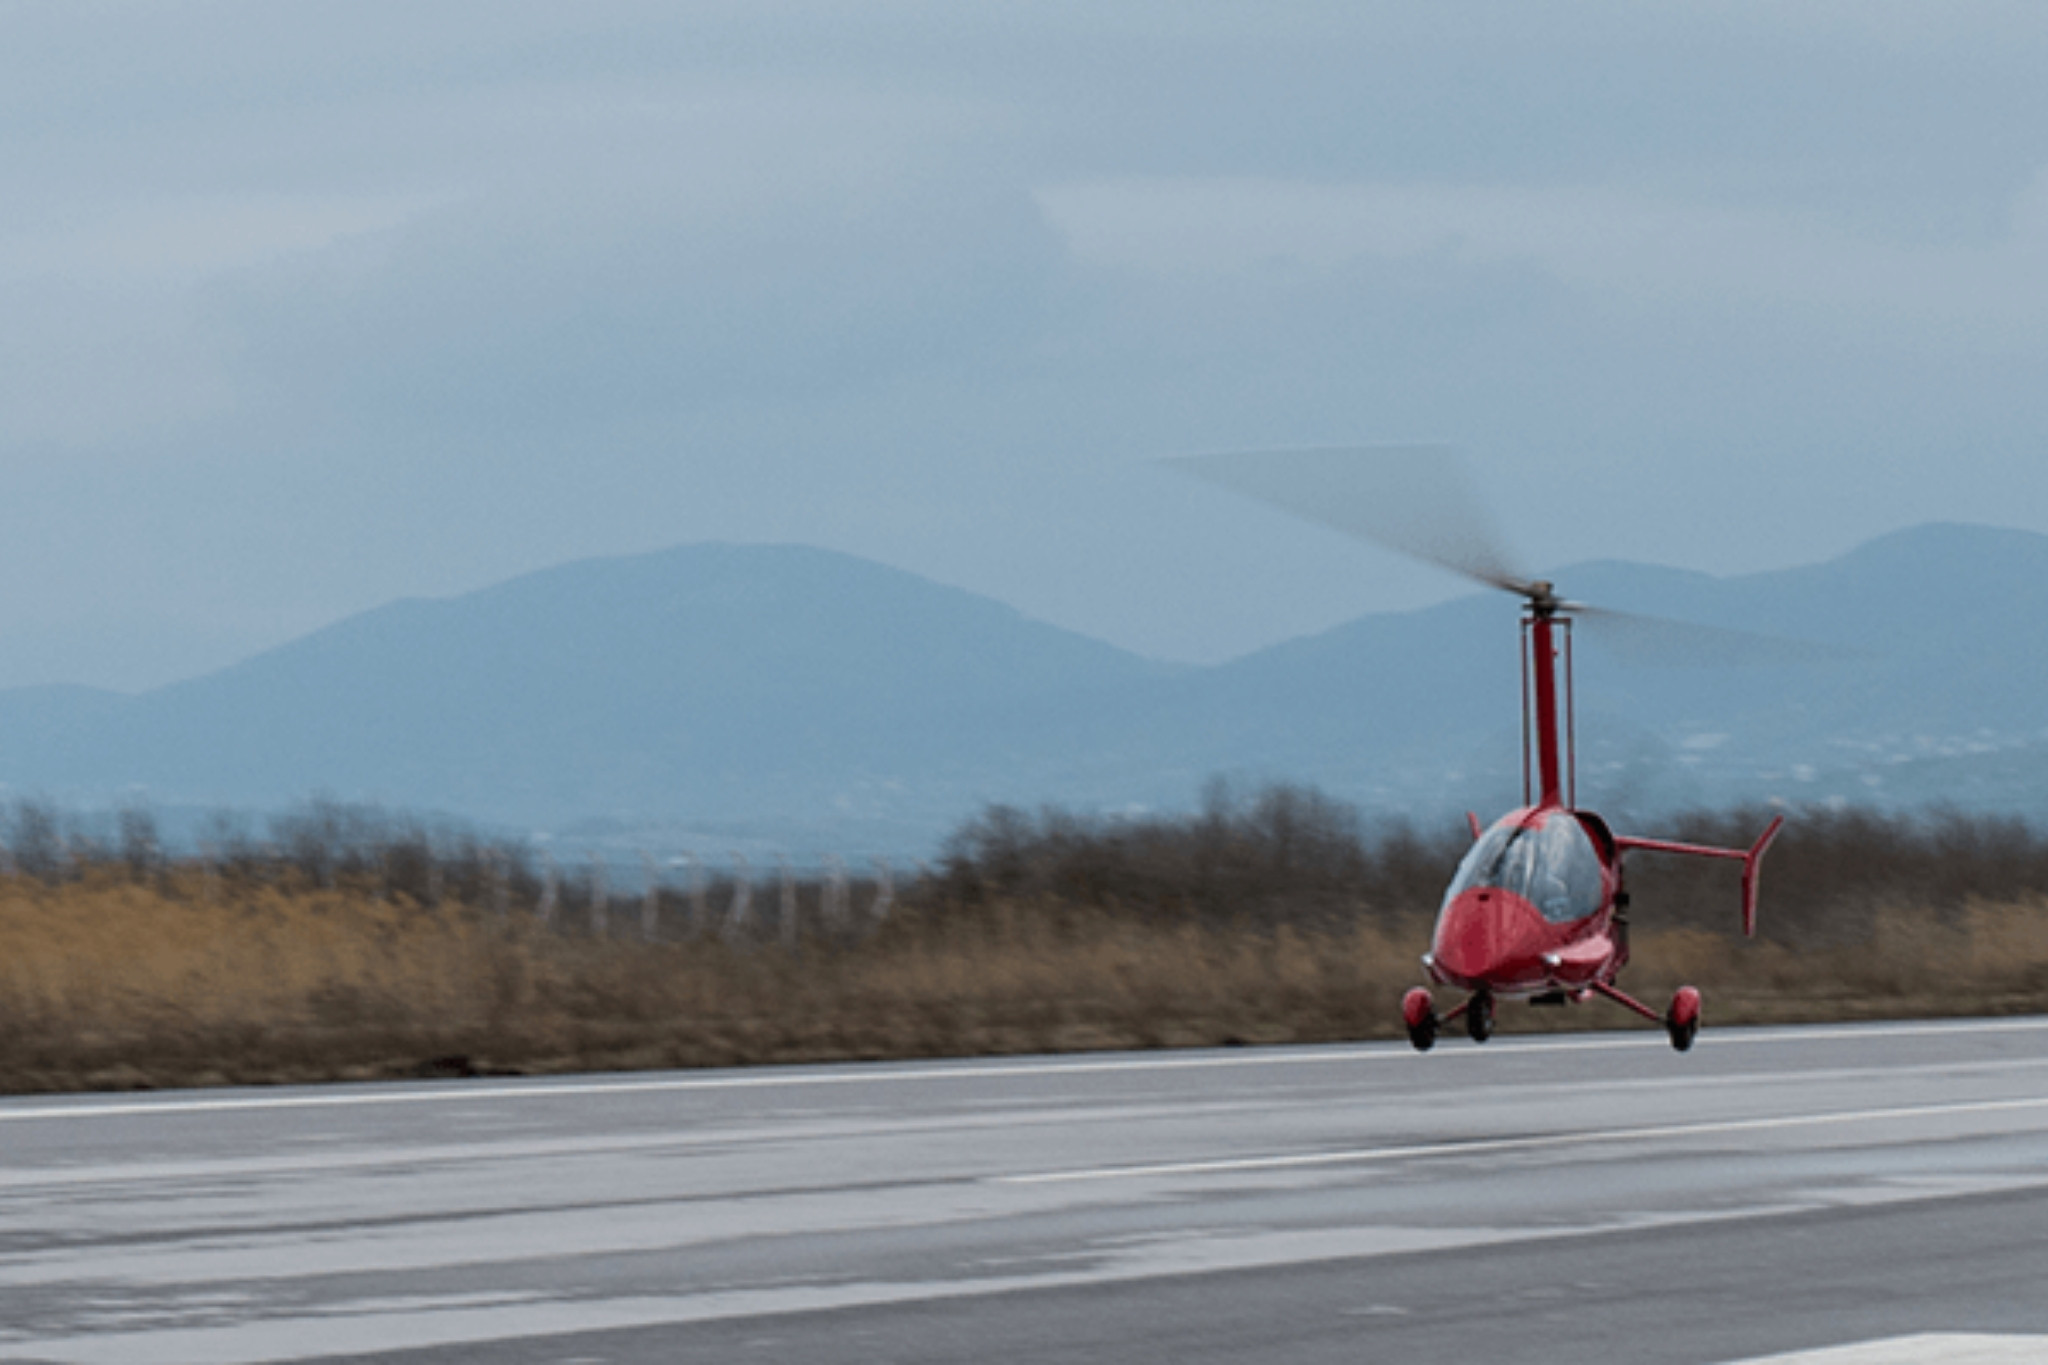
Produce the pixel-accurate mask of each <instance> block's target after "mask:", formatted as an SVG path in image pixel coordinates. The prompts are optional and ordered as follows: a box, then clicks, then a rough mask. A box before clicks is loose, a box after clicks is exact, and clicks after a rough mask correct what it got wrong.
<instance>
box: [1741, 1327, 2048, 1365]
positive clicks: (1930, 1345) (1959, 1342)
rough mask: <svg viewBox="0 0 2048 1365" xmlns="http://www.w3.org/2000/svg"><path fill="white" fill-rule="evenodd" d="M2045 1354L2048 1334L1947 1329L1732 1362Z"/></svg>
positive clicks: (1931, 1364) (1975, 1360) (1915, 1362)
mask: <svg viewBox="0 0 2048 1365" xmlns="http://www.w3.org/2000/svg"><path fill="white" fill-rule="evenodd" d="M2043 1360H2048V1337H2014V1336H1983V1335H1979V1334H1977V1333H1974V1332H1942V1333H1925V1334H1922V1335H1920V1336H1911V1337H1891V1338H1888V1339H1887V1340H1884V1341H1865V1342H1859V1343H1858V1344H1856V1345H1854V1346H1829V1347H1826V1348H1824V1349H1822V1350H1818V1351H1794V1352H1792V1353H1790V1354H1789V1355H1779V1356H1755V1357H1752V1358H1751V1359H1748V1360H1741V1361H1732V1362H1730V1365H2038V1362H2040V1361H2043Z"/></svg>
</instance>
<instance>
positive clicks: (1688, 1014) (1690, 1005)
mask: <svg viewBox="0 0 2048 1365" xmlns="http://www.w3.org/2000/svg"><path fill="white" fill-rule="evenodd" d="M1664 1031H1665V1032H1666V1033H1668V1034H1670V1035H1671V1046H1673V1047H1675V1048H1677V1049H1678V1050H1679V1051H1680V1052H1685V1051H1687V1050H1689V1049H1690V1048H1691V1047H1692V1040H1693V1039H1695V1038H1697V1037H1699V1033H1700V993H1699V992H1698V991H1696V990H1694V989H1693V988H1692V987H1690V986H1680V987H1679V988H1678V992H1677V994H1675V995H1673V996H1672V997H1671V1012H1670V1013H1669V1014H1667V1015H1665V1016H1664Z"/></svg>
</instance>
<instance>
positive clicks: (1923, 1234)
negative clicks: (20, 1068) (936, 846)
mask: <svg viewBox="0 0 2048 1365" xmlns="http://www.w3.org/2000/svg"><path fill="white" fill-rule="evenodd" d="M0 1144H4V1146H0V1151H4V1153H5V1156H4V1160H0V1360H7V1361H63V1362H81V1363H98V1362H109V1363H111V1362H150V1363H151V1365H168V1363H169V1362H179V1361H189V1362H208V1363H209V1365H233V1363H234V1362H252V1361H272V1360H277V1361H286V1360H290V1361H298V1360H343V1359H358V1358H373V1357H374V1358H377V1359H391V1360H403V1361H416V1362H421V1365H425V1363H426V1362H435V1363H437V1365H438V1363H440V1362H455V1361H475V1362H481V1361H491V1362H540V1361H549V1362H572V1361H574V1362H597V1361H607V1362H673V1361H732V1360H747V1359H759V1360H764V1361H770V1360H772V1361H776V1362H824V1361H903V1362H922V1361H930V1362H938V1361H954V1360H962V1359H970V1358H971V1359H983V1360H1005V1361H1011V1360H1014V1361H1054V1360H1058V1361H1062V1362H1071V1361H1118V1362H1144V1361H1158V1362H1169V1361H1170V1362H1174V1363H1175V1365H1190V1363H1191V1362H1209V1361H1216V1362H1221V1361H1243V1360H1260V1361H1283V1362H1295V1361H1303V1362H1307V1361H1338V1360H1342V1361H1361V1360H1397V1359H1399V1360H1410V1359H1416V1360H1421V1359H1459V1358H1482V1357H1484V1358H1494V1359H1504V1360H1550V1359H1559V1358H1563V1357H1565V1356H1566V1355H1570V1356H1572V1357H1575V1358H1578V1359H1583V1360H1592V1361H1608V1360H1613V1361H1623V1360H1626V1361H1647V1362H1665V1361H1669V1362H1700V1361H1734V1360H1753V1359H1762V1358H1770V1357H1774V1356H1790V1357H1791V1358H1793V1359H1798V1360H1800V1361H1802V1362H1806V1361H1811V1362H1816V1365H1874V1362H1878V1361H1886V1360H1925V1359H1934V1358H1941V1359H1954V1360H1983V1361H2018V1360H2040V1359H2048V1292H2044V1290H2043V1286H2044V1285H2048V1019H2017V1020H1994V1021H1958V1022H1934V1023H1914V1024H1891V1025H1873V1026H1860V1027H1830V1028H1810V1029H1769V1030H1764V1029H1758V1030H1740V1029H1723V1030H1714V1029H1711V1028H1710V1029H1709V1030H1708V1031H1707V1032H1706V1033H1704V1034H1703V1035H1702V1036H1701V1039H1700V1043H1699V1045H1698V1047H1697V1048H1695V1050H1694V1051H1693V1052H1692V1053H1690V1054H1688V1055H1684V1056H1681V1055H1678V1054H1676V1053H1673V1052H1672V1051H1671V1049H1670V1048H1669V1046H1668V1045H1667V1044H1666V1043H1665V1042H1664V1040H1663V1036H1662V1034H1661V1033H1656V1032H1650V1031H1645V1032H1640V1033H1623V1034H1597V1035H1580V1036H1571V1037H1564V1036H1550V1037H1541V1038H1536V1037H1525V1038H1517V1037H1513V1036H1502V1037H1497V1038H1496V1039H1494V1040H1493V1041H1492V1042H1490V1043H1488V1044H1486V1045H1485V1046H1484V1047H1479V1046H1476V1045H1474V1044H1471V1043H1469V1042H1467V1041H1465V1040H1463V1039H1462V1038H1457V1039H1446V1040H1445V1041H1444V1042H1443V1043H1442V1044H1440V1045H1439V1046H1438V1048H1437V1050H1436V1051H1435V1052H1432V1053H1430V1054H1427V1055H1418V1054H1415V1053H1413V1052H1412V1051H1410V1050H1409V1049H1408V1048H1407V1047H1406V1046H1405V1045H1367V1046H1348V1047H1326V1048H1293V1049H1270V1050H1267V1049H1243V1050H1230V1051H1219V1052H1196V1053H1165V1052H1162V1053H1144V1054H1115V1055H1098V1056H1080V1057H1061V1058H1020V1059H1014V1060H997V1061H969V1062H933V1063H914V1064H899V1065H887V1066H843V1067H820V1068H805V1069H788V1070H763V1071H744V1072H697V1073H666V1074H660V1075H628V1076H613V1077H582V1078H573V1079H562V1080H533V1081H527V1080H518V1081H496V1080H478V1081H466V1082H446V1083H433V1084H411V1085H402V1086H356V1087H332V1088H326V1089H317V1090H313V1089H308V1090H274V1091H273V1090H260V1091H212V1092H186V1093H180V1094H167V1095H156V1096H144V1097H140V1098H136V1097H127V1096H92V1097H65V1098H60V1099H33V1098H21V1099H13V1100H7V1101H4V1102H0ZM1812 1352H1818V1353H1819V1354H1812V1355H1798V1354H1795V1353H1812Z"/></svg>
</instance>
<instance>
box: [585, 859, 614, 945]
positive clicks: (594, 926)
mask: <svg viewBox="0 0 2048 1365" xmlns="http://www.w3.org/2000/svg"><path fill="white" fill-rule="evenodd" d="M611 910H612V886H611V882H610V881H609V880H608V879H607V878H606V877H605V865H604V854H602V853H599V852H598V851H597V850H596V849H592V850H590V933H591V936H592V937H594V938H603V937H605V936H606V934H607V933H608V932H609V931H610V929H611Z"/></svg>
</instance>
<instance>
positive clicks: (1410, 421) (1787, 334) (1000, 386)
mask: <svg viewBox="0 0 2048 1365" xmlns="http://www.w3.org/2000/svg"><path fill="white" fill-rule="evenodd" d="M9 27H10V33H9V37H10V41H9V42H8V43H7V44H5V45H4V46H0V175H4V176H6V177H7V180H8V183H9V185H10V194H9V196H8V198H7V200H6V202H5V203H4V204H0V471H5V472H6V473H7V475H8V477H9V478H10V479H11V480H12V481H13V483H12V486H13V489H14V497H13V499H12V501H11V502H10V503H6V504H0V572H5V573H8V574H10V575H12V581H15V582H17V583H27V584H32V585H33V590H32V591H29V592H24V593H17V594H16V595H15V599H14V600H13V601H12V602H10V603H0V631H5V632H7V636H8V638H9V640H10V642H11V648H10V650H9V651H8V653H7V657H6V658H5V660H4V661H0V681H27V680H47V679H55V678H80V679H84V680H89V681H105V682H112V683H118V684H124V685H134V684H139V683H143V682H148V681H155V680H161V679H162V678H165V677H168V676H172V675H175V674H177V673H179V672H183V671H190V670H192V669H196V668H199V667H203V666H206V665H208V664H210V663H218V662H224V661H226V659H227V658H228V657H231V656H232V655H233V654H235V653H237V652H239V651H241V650H245V649H249V648H254V647H257V646H259V645H262V644H267V643H272V642H275V641H277V640H279V639H281V638H283V637H284V636H286V635H288V634H290V633H292V632H294V631H296V630H301V629H305V628H308V627H311V626H313V625H317V624H319V623H321V622H322V621H324V620H327V619H330V618H331V617H332V616H334V615H337V614H339V613H342V612H345V611H348V610H354V609H359V608H362V607H367V606H370V605H373V604H375V603H376V602H378V601H381V600H383V599H385V598H387V597H390V596H394V595H398V594H402V593H409V592H410V593H419V592H447V591H454V590H458V589H461V588H465V587H472V586H477V585H480V584H481V583H483V582H486V581H489V580H490V579H492V578H494V577H498V576H502V575H505V574H509V573H512V572H517V571H519V570H521V569H525V568H531V567H535V566H537V565H539V564H542V563H546V562H550V561H552V560H556V559H560V558H565V557H569V556H572V555H579V554H591V553H599V552H603V551H606V550H611V549H618V550H624V549H637V548H648V547H651V546H654V545H659V544H664V543H672V542H675V541H679V540H685V539H693V538H704V537H734V538H777V539H797V540H808V541H813V542H816V543H821V544H826V545H831V546H834V547H836V548H843V549H850V550H854V551H856V552H861V553H868V554H873V555H876V556H878V557H882V558H885V559H888V560H890V561H891V562H894V563H898V564H901V565H904V566H906V567H910V568H914V569H919V570H922V571H924V572H927V573H930V574H932V575H934V576H936V577H939V578H942V579H946V580H948V581H952V582H957V583H962V584H964V585H966V586H970V587H974V588H977V589H980V590H983V591H989V592H993V593H995V594H997V595H999V596H1002V597H1004V598H1006V599H1008V600H1010V601H1013V602H1016V603H1017V604H1019V605H1021V606H1023V607H1024V608H1025V609H1026V610H1029V611H1033V612H1035V613H1038V614H1041V615H1044V616H1047V617H1050V618H1052V619H1055V620H1058V621H1061V622H1063V623H1066V624H1071V625H1074V626H1076V627H1078V628H1081V629H1085V630H1089V631H1091V632H1094V633H1097V634H1100V635H1103V636H1105V637H1108V638H1112V639H1115V640H1118V641H1121V642H1124V643H1127V644H1130V645H1133V646H1135V647H1139V648H1143V649H1146V650H1150V651H1155V652H1162V653H1172V654H1180V655H1185V656H1191V657H1214V656H1216V655H1218V654H1221V653H1226V652H1229V651H1231V650H1234V649H1240V648H1245V647H1249V646H1251V645H1253V644H1256V643H1260V642H1263V641H1266V640H1270V639H1273V638H1276V637H1278V636H1280V635H1284V634H1287V633H1291V632H1294V631H1299V630H1306V629H1312V628H1315V627H1317V626H1319V625H1323V624H1328V623H1330V622H1333V621H1335V620H1337V619H1339V618H1341V617H1342V616H1344V615H1346V614H1348V613H1351V612H1355V611H1358V610H1362V609H1365V608H1367V607H1370V606H1375V605H1395V604H1400V603H1407V602H1414V601H1418V600H1422V599H1424V598H1427V597H1429V596H1431V595H1435V594H1440V593H1445V592H1448V591H1451V590H1453V585H1451V584H1449V583H1444V582H1440V581H1438V580H1434V579H1431V578H1430V577H1429V576H1428V575H1427V574H1426V573H1423V572H1420V571H1411V570H1408V569H1405V568H1403V567H1401V566H1399V565H1396V564H1393V563H1391V562H1390V561H1388V560H1386V559H1385V558H1384V557H1382V556H1378V555H1375V554H1373V553H1372V552H1368V551H1363V550H1358V549H1354V548H1351V547H1347V546H1344V545H1341V544H1339V543H1337V542H1335V541H1333V540H1328V539H1324V538H1319V537H1318V536H1317V535H1315V534H1307V535H1304V534H1301V533H1298V532H1296V531H1293V530H1291V529H1289V528H1286V527H1285V526H1284V525H1283V524H1280V523H1277V522H1275V521H1272V520H1269V519H1265V517H1264V514H1262V513H1256V512H1253V511H1250V510H1247V509H1241V508H1236V507H1233V506H1231V505H1229V504H1227V503H1226V502H1222V501H1219V500H1217V499H1215V498H1213V497H1211V496H1210V495H1208V494H1206V493H1203V492H1200V491H1197V490H1189V489H1183V488H1180V487H1178V486H1177V485H1175V484H1173V483H1172V481H1170V480H1165V479H1163V478H1161V477H1160V476H1158V475H1156V474H1155V473H1154V472H1153V471H1151V470H1149V469H1147V468H1146V467H1145V466H1144V465H1143V460H1144V458H1145V457H1147V456H1153V455H1160V454H1167V453H1173V452H1184V451H1195V450H1210V449H1220V448H1228V447H1235V446H1256V445H1286V444H1295V443H1303V442H1317V441H1334V442H1354V441H1359V440H1371V439H1390V440H1415V439H1448V440H1452V441H1455V442H1459V443H1461V444H1463V445H1465V446H1467V447H1468V448H1469V449H1470V450H1471V451H1472V452H1473V455H1474V459H1475V462H1476V463H1477V465H1478V466H1479V467H1480V469H1481V470H1482V472H1483V473H1484V475H1485V477H1486V478H1487V480H1488V482H1489V483H1490V484H1492V485H1493V491H1495V492H1496V493H1497V494H1498V495H1499V497H1500V499H1501V502H1502V505H1503V508H1504V510H1509V511H1511V512H1512V513H1513V514H1514V515H1513V516H1512V520H1513V522H1514V525H1513V528H1512V530H1513V534H1514V535H1515V536H1516V538H1517V540H1518V541H1519V542H1520V544H1521V548H1522V549H1523V552H1524V555H1525V557H1526V558H1528V559H1529V560H1530V561H1531V562H1534V563H1538V564H1543V563H1555V562H1559V561H1562V560H1567V559H1573V558H1582V557H1587V556H1591V555H1628V556H1636V557H1643V558H1656V559H1664V560H1667V561H1672V562H1677V563H1681V564H1686V565H1690V566H1694V567H1700V568H1706V569H1710V570H1735V569H1746V568H1755V567H1763V566H1767V565H1771V564H1782V563H1787V562H1793V561H1797V560H1800V559H1806V558H1813V557H1818V556H1820V555H1823V554H1827V553H1831V552H1834V551H1836V550H1839V549H1842V548H1845V547H1846V546H1847V545H1848V544H1850V543H1853V542H1854V541H1855V540H1857V539H1860V538H1863V537H1865V536H1868V535H1872V534H1875V533H1878V532H1880V531H1883V530H1886V529H1890V528H1891V527H1894V526H1897V525H1900V524H1903V523H1905V522H1908V521H1914V520H1921V519H1925V518H1929V517H1949V518H1957V519H1977V520H1990V521H2000V522H2005V523H2009V524H2010V523H2019V524H2026V525H2030V526H2034V527H2035V528H2036V529H2042V530H2048V511H2039V512H2037V511H2036V510H2034V509H2038V508H2048V472H2044V471H2048V462H2044V461H2042V460H2040V459H2039V451H2040V449H2041V445H2042V442H2043V439H2044V437H2048V401H2044V399H2043V398H2042V396H2041V390H2040V386H2039V384H2038V379H2037V376H2038V374H2039V372H2040V367H2041V365H2042V363H2043V362H2044V361H2048V329H2044V327H2043V325H2042V324H2041V322H2040V321H2039V319H2040V317H2041V316H2042V309H2041V304H2042V302H2043V298H2042V295H2043V292H2044V290H2048V207H2044V205H2048V193H2044V191H2043V188H2042V187H2043V185H2044V184H2048V181H2044V178H2043V177H2044V175H2048V87H2043V85H2042V83H2041V82H2040V80H2039V76H2038V73H2039V70H2040V68H2041V66H2042V64H2043V59H2044V58H2048V17H2044V16H2043V15H2042V14H2041V13H2040V11H2039V9H2038V7H2035V6H2024V5H1998V4H1980V5H1968V4H1965V5H1958V6H1946V7H1942V8H1941V9H1940V10H1938V11H1937V10H1934V9H1932V8H1925V7H1889V6H1870V5H1860V4H1834V3H1818V2H1814V3H1794V4H1785V5H1774V6H1769V7H1758V6H1747V5H1730V4H1719V3H1693V4H1684V5H1677V6H1665V7H1658V8H1654V9H1646V8H1644V7H1642V6H1639V5H1624V4H1619V3H1616V4H1598V5H1584V6H1576V7H1573V8H1572V9H1570V10H1569V11H1564V12H1560V11H1556V10H1554V9H1545V8H1543V7H1530V6H1526V5H1518V4H1507V3H1500V4H1488V5H1474V6H1460V7H1456V8H1455V9H1451V10H1445V9H1443V8H1441V7H1438V8H1435V9H1417V8H1415V7H1411V6H1391V5H1390V6H1379V5H1355V4H1336V3H1331V4H1306V5H1290V6H1287V7H1284V8H1282V9H1281V10H1278V11H1270V10H1267V9H1259V8H1255V7H1249V6H1238V5H1223V4H1209V5H1205V4H1194V5H1189V4H1172V5H1167V4H1158V5H1132V6H1118V7H1116V8H1115V9H1113V10H1111V11H1108V12H1104V11H1102V10H1101V9H1100V7H1091V6H1080V5H1073V6H1066V5H1047V4H1043V3H1035V4H1023V3H1016V4H995V5H977V6H972V7H961V6H951V5H943V4H936V3H932V4H925V3H899V4H887V3H884V4H879V5H870V6H862V7H860V8H859V9H855V10H850V9H846V8H844V7H840V6H832V5H822V4H820V5H807V4H789V5H776V6H767V7H764V6H759V5H755V4H738V3H734V4H723V5H719V4H713V5H693V6H690V7H688V8H687V9H686V10H681V11H679V10H676V9H674V8H672V7H668V6H657V5H651V4H650V5H639V4H610V5H607V4H597V5H589V6H577V7H575V8H573V9H570V8H564V7H559V6H554V5H539V4H534V5H522V4H492V5H473V6H471V5H445V6H441V5H437V6H433V7H427V8H421V7H418V6H397V5H391V6H379V5H364V6H350V7H348V8H347V9H345V10H326V11H322V10H310V9H305V8H303V7H277V6H267V5H258V4H240V3H230V4H218V5H201V6H180V7H177V8H176V9H151V8H147V7H143V8H137V7H132V6H109V7H105V8H101V7H96V6H93V5H90V4H63V5H49V6H17V7H15V8H14V9H12V10H10V14H9Z"/></svg>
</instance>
